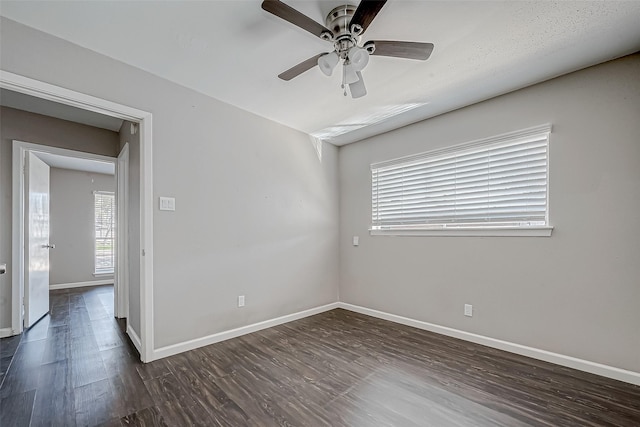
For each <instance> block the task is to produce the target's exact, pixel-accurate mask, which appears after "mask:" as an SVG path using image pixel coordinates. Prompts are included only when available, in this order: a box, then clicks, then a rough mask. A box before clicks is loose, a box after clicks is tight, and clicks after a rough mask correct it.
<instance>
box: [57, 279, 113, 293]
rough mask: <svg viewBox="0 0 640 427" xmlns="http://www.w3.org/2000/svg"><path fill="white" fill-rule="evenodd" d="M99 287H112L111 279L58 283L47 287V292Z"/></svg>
mask: <svg viewBox="0 0 640 427" xmlns="http://www.w3.org/2000/svg"><path fill="white" fill-rule="evenodd" d="M100 285H113V279H103V280H91V281H89V282H74V283H58V284H56V285H49V290H51V291H53V290H56V289H70V288H84V287H85V286H100Z"/></svg>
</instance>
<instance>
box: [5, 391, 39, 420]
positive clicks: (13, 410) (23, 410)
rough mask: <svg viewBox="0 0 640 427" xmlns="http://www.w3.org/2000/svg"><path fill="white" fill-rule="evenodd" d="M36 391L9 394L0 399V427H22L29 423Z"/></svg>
mask: <svg viewBox="0 0 640 427" xmlns="http://www.w3.org/2000/svg"><path fill="white" fill-rule="evenodd" d="M35 396H36V390H35V389H34V390H29V391H25V392H22V393H16V394H11V395H9V396H8V397H6V398H2V399H0V426H2V427H24V426H28V425H29V423H30V422H31V414H32V412H33V401H34V400H35Z"/></svg>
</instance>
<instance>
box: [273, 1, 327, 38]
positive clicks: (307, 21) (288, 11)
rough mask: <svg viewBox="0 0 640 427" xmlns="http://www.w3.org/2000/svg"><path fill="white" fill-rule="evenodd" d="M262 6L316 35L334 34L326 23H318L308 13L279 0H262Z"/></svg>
mask: <svg viewBox="0 0 640 427" xmlns="http://www.w3.org/2000/svg"><path fill="white" fill-rule="evenodd" d="M262 8H263V9H264V10H266V11H267V12H269V13H271V14H273V15H275V16H277V17H278V18H282V19H284V20H285V21H288V22H290V23H292V24H293V25H296V26H298V27H300V28H302V29H303V30H306V31H309V32H310V33H311V34H313V35H314V36H317V37H320V36H321V35H322V33H329V34H333V33H331V31H330V30H329V29H328V28H326V27H325V26H324V25H321V24H319V23H317V22H316V21H314V20H313V19H311V18H309V17H308V16H307V15H305V14H303V13H300V12H298V11H297V10H295V9H294V8H292V7H291V6H288V5H286V4H284V3H282V2H281V1H279V0H264V1H263V2H262Z"/></svg>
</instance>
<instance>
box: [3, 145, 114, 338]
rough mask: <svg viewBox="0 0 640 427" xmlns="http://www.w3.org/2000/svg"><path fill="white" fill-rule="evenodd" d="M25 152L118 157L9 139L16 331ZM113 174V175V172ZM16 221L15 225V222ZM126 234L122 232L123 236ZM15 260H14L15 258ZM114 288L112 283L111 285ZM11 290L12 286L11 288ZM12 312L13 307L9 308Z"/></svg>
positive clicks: (21, 281) (22, 261)
mask: <svg viewBox="0 0 640 427" xmlns="http://www.w3.org/2000/svg"><path fill="white" fill-rule="evenodd" d="M29 153H33V154H34V155H36V156H37V155H38V153H49V154H55V155H58V156H64V157H72V158H77V159H85V160H96V161H99V162H107V163H111V164H113V165H115V164H116V161H117V160H118V159H117V158H115V157H108V156H102V155H99V154H92V153H85V152H83V151H74V150H68V149H65V148H58V147H51V146H48V145H40V144H34V143H31V142H25V141H18V140H13V144H12V156H13V159H12V163H11V165H12V171H11V174H12V218H11V226H12V227H11V228H12V230H13V237H12V248H11V249H12V257H13V258H12V259H13V260H14V261H13V263H14V265H16V266H17V268H14V269H13V270H12V276H11V278H12V282H13V283H16V282H17V284H18V287H19V300H18V301H23V303H22V304H21V306H20V307H19V308H18V314H19V315H20V326H21V327H22V329H21V330H20V332H22V331H23V330H24V314H25V313H24V297H25V293H26V292H25V287H26V285H27V283H26V282H25V271H26V265H27V258H28V257H27V252H28V251H27V249H26V246H25V230H26V228H25V226H26V225H25V223H26V209H25V208H26V203H25V194H26V192H27V191H26V188H27V187H26V186H27V180H26V174H25V170H26V169H25V165H26V156H27V155H28V154H29ZM114 177H115V175H114ZM16 225H17V226H16ZM125 238H126V236H125ZM16 261H17V262H16ZM114 278H115V276H114ZM114 288H116V287H114ZM12 292H13V289H12ZM12 313H13V311H12Z"/></svg>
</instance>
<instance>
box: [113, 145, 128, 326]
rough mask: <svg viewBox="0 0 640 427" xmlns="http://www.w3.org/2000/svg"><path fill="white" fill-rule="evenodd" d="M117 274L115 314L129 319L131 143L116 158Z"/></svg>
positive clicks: (115, 277) (115, 276) (115, 278)
mask: <svg viewBox="0 0 640 427" xmlns="http://www.w3.org/2000/svg"><path fill="white" fill-rule="evenodd" d="M116 209H117V211H116V272H115V273H116V274H115V275H114V277H113V278H114V281H115V283H114V285H115V286H114V300H115V301H114V305H115V307H114V314H115V316H116V317H117V318H119V319H121V318H123V317H126V318H128V317H129V244H128V242H129V143H128V142H127V143H125V144H124V147H122V150H120V153H118V157H117V158H116Z"/></svg>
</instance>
